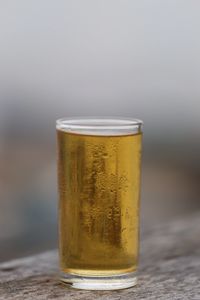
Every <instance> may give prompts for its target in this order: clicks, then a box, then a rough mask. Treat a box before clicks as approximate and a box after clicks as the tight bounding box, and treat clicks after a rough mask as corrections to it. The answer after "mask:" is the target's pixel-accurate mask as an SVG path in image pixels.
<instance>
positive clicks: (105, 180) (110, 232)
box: [57, 129, 142, 276]
mask: <svg viewBox="0 0 200 300" xmlns="http://www.w3.org/2000/svg"><path fill="white" fill-rule="evenodd" d="M141 138H142V134H141V132H139V133H136V134H131V133H130V134H119V135H117V134H116V133H115V135H112V134H107V135H102V134H96V135H94V134H82V133H77V132H68V131H65V130H63V129H58V130H57V140H58V184H59V251H60V266H61V270H62V272H63V273H71V274H77V275H83V276H113V275H120V274H124V273H129V272H134V271H136V269H137V264H138V235H139V196H140V161H141Z"/></svg>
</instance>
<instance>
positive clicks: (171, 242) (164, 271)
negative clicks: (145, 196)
mask: <svg viewBox="0 0 200 300" xmlns="http://www.w3.org/2000/svg"><path fill="white" fill-rule="evenodd" d="M0 299H6V300H10V299H14V300H15V299H16V300H22V299H41V300H44V299H63V300H64V299H65V300H68V299H71V300H75V299H77V300H78V299H85V300H90V299H105V300H106V299H107V300H111V299H112V300H119V299H137V300H139V299H148V300H154V299H155V300H158V299H160V300H162V299H169V300H178V299H180V300H184V299H185V300H186V299H187V300H188V299H193V300H200V214H195V215H192V216H188V217H185V218H183V219H180V220H177V221H174V222H171V223H169V224H164V225H162V226H159V227H154V228H149V229H148V230H145V231H144V232H143V234H142V239H141V256H140V270H139V282H138V285H137V286H136V287H133V288H130V289H125V290H121V291H84V290H82V291H81V290H73V289H69V288H66V287H65V286H63V285H62V284H60V283H59V281H58V278H57V252H56V251H49V252H46V253H42V254H40V255H35V256H32V257H27V258H23V259H18V260H13V261H10V262H6V263H2V264H0Z"/></svg>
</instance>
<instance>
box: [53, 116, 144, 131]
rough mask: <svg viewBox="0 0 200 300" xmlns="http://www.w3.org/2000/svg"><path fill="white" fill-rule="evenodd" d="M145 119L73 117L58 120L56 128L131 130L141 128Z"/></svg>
mask: <svg viewBox="0 0 200 300" xmlns="http://www.w3.org/2000/svg"><path fill="white" fill-rule="evenodd" d="M142 126H143V121H142V120H140V119H135V118H125V117H71V118H60V119H58V120H56V128H57V129H61V130H62V129H63V130H67V131H68V130H70V131H71V130H84V129H85V130H91V131H92V130H95V131H96V130H102V129H103V130H106V129H107V130H113V131H115V130H131V129H135V128H141V127H142Z"/></svg>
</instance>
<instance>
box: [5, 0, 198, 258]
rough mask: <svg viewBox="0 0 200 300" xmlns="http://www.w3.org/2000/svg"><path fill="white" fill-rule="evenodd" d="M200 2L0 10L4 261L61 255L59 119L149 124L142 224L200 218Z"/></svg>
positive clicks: (46, 4) (39, 4) (38, 4)
mask: <svg viewBox="0 0 200 300" xmlns="http://www.w3.org/2000/svg"><path fill="white" fill-rule="evenodd" d="M199 11H200V2H199V1H195V0H192V1H191V0H187V1H186V0H180V1H177V0H165V1H160V0H152V1H148V0H146V1H143V0H140V1H139V0H138V1H132V0H128V1H127V0H123V1H122V0H121V1H120V0H107V1H105V0H101V1H97V0H90V1H89V0H79V1H77V0H73V1H72V0H65V1H60V0H58V1H51V0H45V1H44V0H40V1H39V0H34V1H33V0H30V1H26V0H23V1H22V0H18V1H11V0H10V1H8V0H1V1H0V108H1V109H0V163H1V171H0V186H1V198H0V228H1V230H0V241H1V245H2V247H1V250H0V259H1V260H5V259H8V258H11V257H16V256H22V255H26V254H29V253H32V252H38V251H41V250H43V249H47V248H52V247H56V239H57V235H56V231H57V225H56V224H57V220H56V205H57V195H56V159H55V120H56V119H57V118H60V117H64V116H66V117H69V116H81V115H82V116H87V115H96V116H98V115H99V116H106V115H107V116H127V117H137V118H141V119H143V121H144V124H145V126H144V132H145V134H144V153H143V178H142V214H141V215H142V226H148V225H149V224H152V223H158V222H163V221H165V220H170V219H173V218H177V217H178V216H180V215H181V214H187V213H189V212H191V211H193V210H196V209H200V204H199V177H200V176H199V174H200V158H199V151H200V133H199V132H200V58H199V56H200V54H199V53H200V18H199Z"/></svg>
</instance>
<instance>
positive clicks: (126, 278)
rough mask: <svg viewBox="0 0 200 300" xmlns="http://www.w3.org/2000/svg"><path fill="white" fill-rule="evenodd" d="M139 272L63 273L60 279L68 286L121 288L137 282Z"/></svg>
mask: <svg viewBox="0 0 200 300" xmlns="http://www.w3.org/2000/svg"><path fill="white" fill-rule="evenodd" d="M136 274H137V272H131V273H125V274H121V275H113V276H90V277H88V276H84V275H76V274H72V273H61V274H60V280H61V281H62V282H63V283H65V284H66V285H67V286H70V287H72V288H74V289H82V290H120V289H127V288H130V287H132V286H135V285H136V284H137V277H136Z"/></svg>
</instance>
